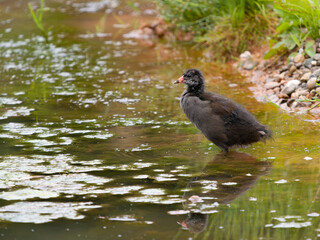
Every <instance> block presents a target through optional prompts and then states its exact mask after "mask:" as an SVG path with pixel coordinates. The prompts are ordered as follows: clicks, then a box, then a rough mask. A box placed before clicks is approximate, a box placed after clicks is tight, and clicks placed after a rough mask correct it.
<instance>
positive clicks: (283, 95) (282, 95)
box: [278, 93, 289, 99]
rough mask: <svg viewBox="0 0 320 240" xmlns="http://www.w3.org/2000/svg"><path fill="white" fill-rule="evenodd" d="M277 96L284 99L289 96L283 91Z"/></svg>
mask: <svg viewBox="0 0 320 240" xmlns="http://www.w3.org/2000/svg"><path fill="white" fill-rule="evenodd" d="M278 97H279V98H285V99H286V98H289V96H288V95H287V94H285V93H279V95H278Z"/></svg>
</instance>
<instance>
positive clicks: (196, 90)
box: [187, 85, 204, 96]
mask: <svg viewBox="0 0 320 240" xmlns="http://www.w3.org/2000/svg"><path fill="white" fill-rule="evenodd" d="M187 92H189V93H191V94H193V95H196V96H200V95H202V94H203V93H204V85H201V86H190V85H188V88H187Z"/></svg>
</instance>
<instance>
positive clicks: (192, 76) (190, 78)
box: [174, 69, 204, 91]
mask: <svg viewBox="0 0 320 240" xmlns="http://www.w3.org/2000/svg"><path fill="white" fill-rule="evenodd" d="M174 83H184V84H186V85H187V86H188V91H199V90H203V89H204V77H203V75H202V73H201V71H200V70H198V69H188V70H187V71H185V72H184V74H183V75H182V76H181V77H180V78H179V79H178V80H177V81H175V82H174Z"/></svg>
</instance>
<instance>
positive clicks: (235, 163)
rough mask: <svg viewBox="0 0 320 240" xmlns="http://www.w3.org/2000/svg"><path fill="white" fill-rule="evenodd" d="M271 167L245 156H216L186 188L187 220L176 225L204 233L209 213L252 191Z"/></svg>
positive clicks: (185, 207)
mask: <svg viewBox="0 0 320 240" xmlns="http://www.w3.org/2000/svg"><path fill="white" fill-rule="evenodd" d="M271 168H272V163H271V162H269V161H259V160H257V159H256V158H254V157H252V156H251V155H249V154H246V153H240V152H230V154H227V155H226V154H223V153H220V154H217V155H216V156H215V157H214V159H213V160H212V161H210V162H209V163H208V164H207V165H206V167H205V169H204V170H203V171H202V172H201V173H200V174H199V176H197V177H194V178H193V179H192V180H191V181H190V182H189V183H188V185H187V187H186V188H187V190H188V191H187V192H186V193H185V194H184V198H185V199H186V203H185V204H184V209H185V210H188V211H189V215H188V218H187V219H185V220H183V221H181V222H178V223H179V224H180V225H181V226H182V227H183V229H187V230H189V231H190V232H192V233H199V232H202V231H203V230H205V228H206V227H207V223H208V214H210V213H214V212H217V210H216V208H217V206H219V205H221V204H227V203H230V202H232V201H233V200H235V199H236V198H238V197H239V196H241V195H242V194H244V193H245V192H246V191H248V190H249V189H251V188H252V187H253V186H254V184H255V183H256V182H257V181H258V179H259V178H260V177H261V176H263V175H266V174H267V173H268V172H269V171H270V170H271Z"/></svg>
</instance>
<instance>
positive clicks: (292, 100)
mask: <svg viewBox="0 0 320 240" xmlns="http://www.w3.org/2000/svg"><path fill="white" fill-rule="evenodd" d="M295 101H296V100H295V99H293V98H291V99H289V100H288V102H287V106H288V107H291V105H292V103H294V102H295Z"/></svg>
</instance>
